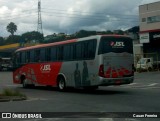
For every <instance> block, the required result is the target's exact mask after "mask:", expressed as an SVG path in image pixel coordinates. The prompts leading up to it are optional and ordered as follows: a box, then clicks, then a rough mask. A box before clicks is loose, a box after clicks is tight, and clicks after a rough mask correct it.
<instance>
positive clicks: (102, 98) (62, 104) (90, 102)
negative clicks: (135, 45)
mask: <svg viewBox="0 0 160 121" xmlns="http://www.w3.org/2000/svg"><path fill="white" fill-rule="evenodd" d="M4 88H11V89H16V90H19V91H21V92H22V93H24V94H26V95H27V97H28V100H26V101H17V102H15V101H13V102H0V112H98V113H100V112H131V113H133V112H148V113H150V112H156V113H158V112H160V104H159V103H160V102H159V101H160V72H144V73H136V74H135V81H134V83H132V84H130V85H124V86H110V87H100V88H99V89H98V90H95V91H85V90H80V89H68V90H67V91H66V92H59V91H57V90H56V89H55V88H48V87H36V88H30V89H23V88H22V86H21V85H14V84H13V83H12V73H10V72H0V90H1V91H2V90H3V89H4ZM98 113H97V115H98ZM124 114H125V113H124ZM77 115H80V114H76V116H77ZM95 115H96V114H95ZM114 115H119V114H114ZM114 115H112V116H111V117H108V118H102V117H100V116H98V117H97V118H92V119H90V118H91V117H89V118H87V119H86V118H84V117H83V118H81V119H74V121H76V120H77V121H78V120H82V121H83V120H84V121H89V120H93V121H94V120H95V121H142V120H144V121H152V120H153V121H154V120H155V121H159V120H160V119H156V118H155V119H152V118H148V119H146V118H134V119H133V118H130V119H128V118H125V119H122V118H120V119H119V118H118V119H116V118H113V117H114ZM77 117H81V116H77ZM72 119H73V118H72ZM41 120H43V119H37V120H36V121H41ZM45 120H48V121H50V120H51V119H45ZM52 120H53V119H52ZM52 120H51V121H52ZM54 120H56V121H57V120H58V121H59V120H64V119H63V118H62V117H56V118H54ZM70 120H71V119H70V118H67V119H65V121H70ZM26 121H27V119H26Z"/></svg>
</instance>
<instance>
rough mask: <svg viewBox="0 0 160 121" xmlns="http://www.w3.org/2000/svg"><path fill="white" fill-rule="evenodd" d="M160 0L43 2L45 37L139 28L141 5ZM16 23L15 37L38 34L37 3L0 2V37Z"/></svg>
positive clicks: (23, 0)
mask: <svg viewBox="0 0 160 121" xmlns="http://www.w3.org/2000/svg"><path fill="white" fill-rule="evenodd" d="M157 1H159V0H41V19H42V27H43V33H44V35H45V36H46V35H50V34H53V33H66V34H73V33H75V32H77V31H79V30H92V31H106V30H112V31H113V30H118V29H121V30H127V29H129V28H131V27H134V26H138V25H139V16H138V14H139V10H138V8H139V5H143V4H147V3H152V2H157ZM10 22H14V23H15V24H16V25H17V32H16V33H15V34H16V35H21V34H23V33H25V32H30V31H37V25H38V0H0V36H2V37H7V36H9V35H10V33H8V32H7V30H6V26H7V25H8V24H9V23H10Z"/></svg>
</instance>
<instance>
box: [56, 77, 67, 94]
mask: <svg viewBox="0 0 160 121" xmlns="http://www.w3.org/2000/svg"><path fill="white" fill-rule="evenodd" d="M57 87H58V90H59V91H64V90H65V89H66V83H65V80H64V78H63V77H58V80H57Z"/></svg>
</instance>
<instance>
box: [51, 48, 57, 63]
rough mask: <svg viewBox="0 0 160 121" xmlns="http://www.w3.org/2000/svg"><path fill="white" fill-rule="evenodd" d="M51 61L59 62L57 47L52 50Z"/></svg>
mask: <svg viewBox="0 0 160 121" xmlns="http://www.w3.org/2000/svg"><path fill="white" fill-rule="evenodd" d="M51 60H52V61H57V47H53V48H51Z"/></svg>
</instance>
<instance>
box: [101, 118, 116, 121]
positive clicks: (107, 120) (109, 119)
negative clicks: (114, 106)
mask: <svg viewBox="0 0 160 121" xmlns="http://www.w3.org/2000/svg"><path fill="white" fill-rule="evenodd" d="M99 121H114V120H113V119H112V118H99Z"/></svg>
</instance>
